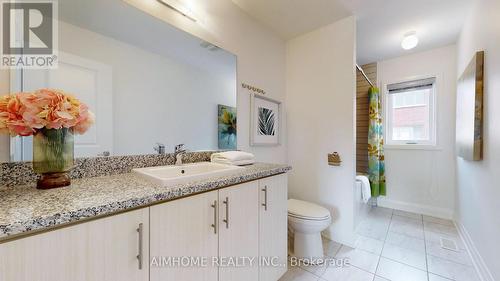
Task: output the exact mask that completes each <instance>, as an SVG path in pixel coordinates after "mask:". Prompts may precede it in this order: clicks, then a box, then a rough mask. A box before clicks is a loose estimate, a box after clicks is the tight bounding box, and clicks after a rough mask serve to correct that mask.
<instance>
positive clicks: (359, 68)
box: [356, 64, 375, 87]
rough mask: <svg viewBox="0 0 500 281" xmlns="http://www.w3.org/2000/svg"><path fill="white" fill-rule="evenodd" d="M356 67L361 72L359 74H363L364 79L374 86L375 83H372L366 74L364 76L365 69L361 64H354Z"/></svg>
mask: <svg viewBox="0 0 500 281" xmlns="http://www.w3.org/2000/svg"><path fill="white" fill-rule="evenodd" d="M356 69H357V70H358V71H359V72H361V74H362V75H363V77H365V79H366V81H368V83H370V85H372V87H375V85H373V83H372V81H370V78H368V76H366V73H365V71H364V70H363V69H362V68H361V66H359V65H358V64H356Z"/></svg>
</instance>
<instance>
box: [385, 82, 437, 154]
mask: <svg viewBox="0 0 500 281" xmlns="http://www.w3.org/2000/svg"><path fill="white" fill-rule="evenodd" d="M435 82H436V79H435V78H429V79H422V80H416V81H409V82H403V83H397V84H390V85H387V91H386V97H385V101H386V102H385V105H386V111H385V112H386V114H385V115H386V116H385V117H386V130H385V132H386V143H387V144H388V145H435V144H436V137H435V127H436V126H435V118H434V116H435V112H434V95H435Z"/></svg>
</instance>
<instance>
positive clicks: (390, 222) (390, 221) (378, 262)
mask: <svg viewBox="0 0 500 281" xmlns="http://www.w3.org/2000/svg"><path fill="white" fill-rule="evenodd" d="M391 210H392V211H391V219H390V220H389V226H388V227H387V231H386V233H385V237H384V243H383V244H382V250H381V251H380V255H379V256H378V261H377V266H376V267H375V276H376V275H377V272H378V267H379V265H380V260H381V259H382V253H383V252H384V248H385V243H387V236H388V235H389V230H390V229H391V224H392V218H393V217H394V209H391ZM375 276H374V277H373V280H375Z"/></svg>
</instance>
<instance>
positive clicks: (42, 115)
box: [0, 89, 94, 189]
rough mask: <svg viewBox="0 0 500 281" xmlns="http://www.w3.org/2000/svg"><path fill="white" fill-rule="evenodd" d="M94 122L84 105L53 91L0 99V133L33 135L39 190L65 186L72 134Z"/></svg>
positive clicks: (43, 90)
mask: <svg viewBox="0 0 500 281" xmlns="http://www.w3.org/2000/svg"><path fill="white" fill-rule="evenodd" d="M93 123H94V114H93V113H92V112H91V111H90V110H89V108H88V107H87V105H85V104H84V103H82V102H81V101H79V100H78V99H76V98H75V97H73V96H72V95H70V94H67V93H65V92H63V91H60V90H54V89H40V90H37V91H35V92H33V93H15V94H11V95H6V96H3V97H0V133H6V134H10V135H11V136H24V137H27V136H33V169H34V170H35V172H37V173H39V174H41V175H42V176H41V178H40V179H39V180H38V184H37V187H38V188H40V189H47V188H55V187H61V186H67V185H69V184H70V183H71V180H70V177H69V173H68V171H69V170H70V169H71V168H72V167H73V162H74V157H73V155H74V137H73V134H83V133H85V132H86V131H87V130H88V129H89V128H90V126H91V125H92V124H93Z"/></svg>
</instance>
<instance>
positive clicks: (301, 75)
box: [286, 17, 356, 245]
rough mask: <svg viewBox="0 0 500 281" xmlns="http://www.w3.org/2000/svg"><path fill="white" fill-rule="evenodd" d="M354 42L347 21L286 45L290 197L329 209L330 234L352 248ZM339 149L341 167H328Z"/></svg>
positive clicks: (352, 22) (351, 26)
mask: <svg viewBox="0 0 500 281" xmlns="http://www.w3.org/2000/svg"><path fill="white" fill-rule="evenodd" d="M355 38H356V23H355V18H354V17H349V18H346V19H343V20H341V21H338V22H336V23H333V24H330V25H328V26H325V27H322V28H320V29H317V30H315V31H312V32H310V33H307V34H304V35H302V36H299V37H297V38H295V39H292V40H290V41H288V42H287V67H286V68H287V80H286V81H287V105H288V119H287V124H288V158H289V163H290V164H291V165H292V166H293V168H294V169H293V170H292V171H291V173H290V180H289V196H290V197H292V198H297V199H303V200H308V201H311V202H316V203H318V204H320V205H323V206H325V207H327V208H328V209H330V211H331V213H332V215H333V218H334V219H333V224H332V225H331V227H330V228H329V233H327V235H328V236H330V238H332V239H333V240H335V241H338V242H341V243H345V244H348V245H352V244H353V242H354V241H353V239H354V235H353V228H354V214H353V212H354V206H353V204H354V200H353V194H354V192H353V191H354V178H355V161H354V160H355V159H354V157H355V147H354V146H355V132H354V114H355V113H354V112H355V111H354V107H355V103H354V101H355V83H356V75H355V69H354V63H355ZM334 151H337V152H338V153H339V154H340V156H341V157H342V161H343V162H342V166H340V167H334V166H329V165H328V161H327V153H329V152H334Z"/></svg>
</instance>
